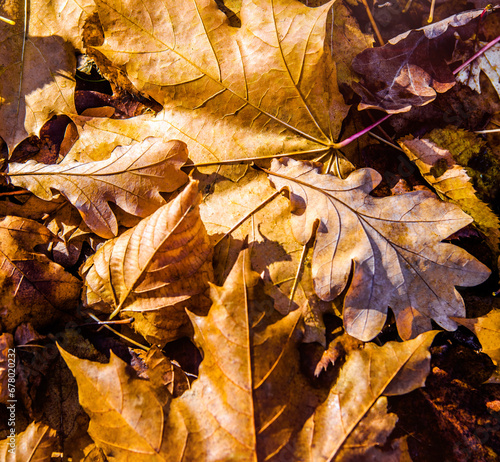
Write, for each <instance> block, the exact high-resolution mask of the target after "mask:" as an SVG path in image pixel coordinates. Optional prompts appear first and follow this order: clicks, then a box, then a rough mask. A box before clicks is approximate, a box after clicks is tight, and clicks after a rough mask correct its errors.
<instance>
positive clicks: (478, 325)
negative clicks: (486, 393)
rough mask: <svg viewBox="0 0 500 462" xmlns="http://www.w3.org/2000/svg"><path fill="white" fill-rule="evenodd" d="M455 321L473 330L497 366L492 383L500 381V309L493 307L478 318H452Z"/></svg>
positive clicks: (484, 350) (484, 351) (485, 351)
mask: <svg viewBox="0 0 500 462" xmlns="http://www.w3.org/2000/svg"><path fill="white" fill-rule="evenodd" d="M453 319H454V320H455V321H456V322H458V323H459V324H461V325H462V326H465V327H467V329H469V330H471V331H472V332H474V334H476V335H477V338H478V339H479V342H480V343H481V346H482V347H483V349H482V352H483V353H486V354H487V355H488V356H489V357H490V358H491V359H492V360H493V362H494V363H495V365H496V366H497V369H496V371H495V372H494V374H493V376H494V377H495V381H494V383H500V310H499V309H493V310H492V311H490V312H489V313H488V314H487V315H486V316H481V317H480V318H468V319H467V318H453Z"/></svg>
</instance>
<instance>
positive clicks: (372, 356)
mask: <svg viewBox="0 0 500 462" xmlns="http://www.w3.org/2000/svg"><path fill="white" fill-rule="evenodd" d="M436 334H437V331H432V332H426V333H425V334H421V335H420V336H418V337H417V338H415V339H413V340H409V341H407V342H402V343H398V342H388V343H386V344H385V345H384V346H382V347H378V346H376V345H374V344H372V343H368V344H366V345H365V348H364V349H363V350H355V351H353V352H352V353H351V354H350V355H349V356H348V358H347V361H346V363H345V365H344V367H343V368H342V370H341V372H340V376H339V378H338V380H337V383H336V384H335V385H334V386H333V387H332V388H331V390H330V393H329V395H328V398H327V399H326V400H325V401H324V402H323V403H322V404H321V405H319V406H318V408H317V409H316V411H315V413H314V414H313V415H312V416H311V417H310V418H309V420H308V421H307V423H306V424H305V425H304V427H303V428H302V430H301V432H300V433H299V434H298V436H297V438H296V439H295V441H293V442H291V443H290V445H289V447H288V451H289V452H291V453H292V454H293V457H290V460H294V461H295V460H297V461H298V460H300V461H306V462H307V461H310V462H319V461H331V460H335V461H344V460H358V461H359V460H391V459H390V458H388V455H390V454H385V455H384V453H382V454H378V455H377V453H380V452H381V449H380V446H383V445H384V444H385V441H386V439H387V436H388V435H389V434H390V433H391V431H392V429H393V428H394V425H395V423H396V421H397V417H396V415H395V414H387V398H386V396H392V395H400V394H404V393H409V392H410V391H412V390H414V389H416V388H418V387H421V386H424V383H425V379H426V377H427V375H428V373H429V370H430V353H429V347H430V345H431V343H432V340H433V339H434V336H435V335H436ZM398 451H400V449H399V448H397V447H396V448H395V449H394V452H395V453H398ZM285 454H286V453H285ZM381 456H384V457H382V458H380V457H381ZM372 458H373V459H372ZM379 458H380V459H379ZM396 460H399V459H396Z"/></svg>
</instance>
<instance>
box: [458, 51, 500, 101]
mask: <svg viewBox="0 0 500 462" xmlns="http://www.w3.org/2000/svg"><path fill="white" fill-rule="evenodd" d="M485 45H486V43H483V42H479V43H478V46H479V47H484V46H485ZM499 67H500V45H499V44H497V45H494V46H492V47H491V48H490V49H488V50H486V51H485V52H484V53H483V54H482V55H481V56H479V57H478V58H476V59H475V60H474V62H473V63H471V65H470V67H466V68H465V69H463V70H461V71H460V72H459V73H458V74H457V77H456V79H457V81H459V82H461V83H463V84H464V85H468V86H469V87H470V88H472V89H473V90H475V91H477V92H478V93H481V83H480V80H479V77H480V75H481V71H483V72H484V74H485V75H486V77H488V79H490V82H491V84H492V85H493V88H494V89H495V90H496V92H497V94H498V96H499V97H500V70H499Z"/></svg>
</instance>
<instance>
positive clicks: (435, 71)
mask: <svg viewBox="0 0 500 462" xmlns="http://www.w3.org/2000/svg"><path fill="white" fill-rule="evenodd" d="M482 11H483V10H472V11H466V12H463V13H459V14H456V15H453V16H450V17H449V18H446V19H443V20H442V21H439V22H437V23H434V24H431V25H429V26H425V27H422V28H421V29H417V30H412V31H409V32H406V33H404V34H401V35H398V36H397V37H394V38H393V39H391V40H390V41H389V43H387V44H386V45H384V46H383V47H378V48H368V49H366V50H364V51H362V52H361V53H360V54H359V55H357V56H356V58H354V60H353V62H352V67H353V69H354V70H355V71H356V72H358V73H359V74H361V75H362V76H364V80H363V84H362V85H360V84H357V85H354V89H355V91H356V92H357V93H358V94H359V95H360V96H361V97H362V101H361V103H360V104H359V106H358V109H360V110H361V109H368V108H375V109H381V110H384V111H386V112H387V113H389V114H395V113H400V112H407V111H409V110H410V109H411V108H412V107H413V106H423V105H425V104H429V103H430V102H432V101H434V100H435V99H436V96H437V93H444V92H446V91H448V90H449V89H450V88H451V87H453V86H454V85H455V76H454V75H453V72H452V69H450V67H449V65H448V62H450V61H451V57H452V54H453V50H454V46H455V36H454V34H456V33H457V34H460V35H461V36H464V38H468V37H469V36H470V35H472V33H473V32H474V31H475V27H476V26H474V23H473V22H471V21H472V20H473V19H475V18H477V17H478V16H480V15H481V13H482ZM429 57H432V59H429Z"/></svg>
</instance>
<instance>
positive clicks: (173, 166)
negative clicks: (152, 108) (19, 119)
mask: <svg viewBox="0 0 500 462" xmlns="http://www.w3.org/2000/svg"><path fill="white" fill-rule="evenodd" d="M186 159H187V151H186V147H185V145H184V143H182V142H179V141H170V142H168V143H166V142H163V141H161V140H158V139H155V138H147V139H145V140H144V141H142V142H141V143H138V144H136V145H133V146H131V147H122V148H116V149H115V150H114V151H113V152H112V153H111V155H110V156H109V158H108V159H105V160H100V161H94V162H87V163H80V162H76V161H73V160H66V159H65V160H63V161H62V162H61V163H60V164H56V165H46V164H41V163H38V162H34V161H28V162H26V163H24V164H17V163H14V162H13V163H10V164H9V165H8V170H7V174H8V178H9V181H10V182H11V183H12V184H14V185H16V186H20V187H23V188H26V189H29V190H30V191H31V192H32V193H33V194H35V195H36V196H38V197H40V198H41V199H44V200H51V199H52V198H53V197H54V193H53V192H52V190H53V189H56V190H58V191H60V192H61V193H62V194H63V195H64V196H65V197H66V198H67V199H68V200H69V201H70V202H71V203H72V204H73V205H74V206H75V207H76V208H77V209H78V210H79V211H80V214H81V216H82V218H83V219H84V220H85V223H86V224H87V226H88V227H89V228H90V229H91V230H92V231H93V232H94V233H96V234H98V235H99V236H101V237H104V238H111V237H114V236H116V235H117V234H118V222H117V220H116V217H115V214H114V212H113V210H112V209H111V207H110V206H109V203H108V202H114V203H115V204H116V205H118V206H119V207H120V208H122V209H123V210H125V211H126V212H128V213H131V214H134V215H138V216H141V217H145V216H147V215H149V214H151V213H152V212H154V211H155V210H156V209H157V208H158V207H159V206H161V205H163V204H165V200H164V199H163V198H162V197H161V195H160V194H159V193H160V192H172V191H175V190H176V189H177V188H178V187H179V186H181V185H182V184H184V183H185V182H186V181H187V175H186V174H185V173H184V172H182V171H181V170H180V167H181V166H182V165H183V164H184V163H185V161H186Z"/></svg>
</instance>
